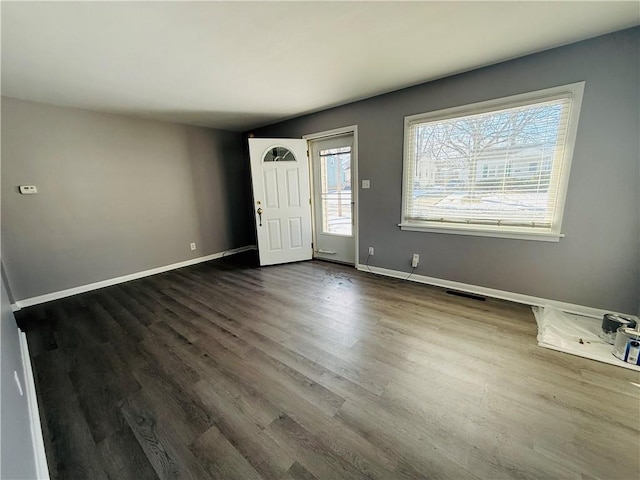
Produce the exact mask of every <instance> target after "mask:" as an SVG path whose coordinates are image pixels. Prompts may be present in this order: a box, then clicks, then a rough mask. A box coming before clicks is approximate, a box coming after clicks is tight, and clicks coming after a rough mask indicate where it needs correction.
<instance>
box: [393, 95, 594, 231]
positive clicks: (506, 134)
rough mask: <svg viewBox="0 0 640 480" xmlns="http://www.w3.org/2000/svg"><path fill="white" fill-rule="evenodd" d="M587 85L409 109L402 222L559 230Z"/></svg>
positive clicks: (485, 228)
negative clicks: (450, 106) (436, 109)
mask: <svg viewBox="0 0 640 480" xmlns="http://www.w3.org/2000/svg"><path fill="white" fill-rule="evenodd" d="M582 87H583V84H582V83H581V84H574V85H569V86H566V87H559V88H555V89H550V90H546V91H543V92H534V93H531V94H525V95H518V96H517V97H510V98H507V99H500V100H495V101H491V102H483V103H482V104H476V105H472V106H468V107H462V108H456V109H450V110H445V111H440V112H434V113H431V114H424V115H415V116H412V117H407V118H406V119H405V154H404V180H403V218H402V223H401V224H400V225H401V227H403V228H407V229H414V230H419V229H428V228H429V227H436V228H443V229H445V231H446V230H447V229H450V230H455V229H458V230H460V229H462V230H466V231H470V230H474V231H485V232H500V231H503V232H511V233H525V232H529V233H533V234H543V235H544V234H556V235H559V233H560V222H561V217H562V209H563V204H564V197H565V194H566V184H567V181H568V171H569V166H570V162H571V155H572V150H573V141H574V137H575V130H576V127H577V111H578V110H579V107H580V105H579V104H580V101H581V96H582V95H581V94H582Z"/></svg>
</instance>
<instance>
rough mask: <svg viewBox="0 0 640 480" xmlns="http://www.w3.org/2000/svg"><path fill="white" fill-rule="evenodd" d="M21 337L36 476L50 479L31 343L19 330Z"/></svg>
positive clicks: (42, 479) (40, 479)
mask: <svg viewBox="0 0 640 480" xmlns="http://www.w3.org/2000/svg"><path fill="white" fill-rule="evenodd" d="M18 335H19V338H20V353H21V355H22V369H23V375H24V377H23V378H24V384H25V385H24V390H25V395H26V396H27V408H28V409H29V424H30V427H31V442H32V444H33V456H34V459H35V462H36V476H37V478H38V479H39V480H49V467H48V465H47V454H46V452H45V450H44V438H43V437H42V425H41V423H40V413H39V410H38V397H37V396H36V383H35V381H34V379H33V370H32V369H31V358H30V357H29V345H28V344H27V336H26V335H25V333H24V332H22V331H19V332H18Z"/></svg>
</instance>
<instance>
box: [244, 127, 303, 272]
mask: <svg viewBox="0 0 640 480" xmlns="http://www.w3.org/2000/svg"><path fill="white" fill-rule="evenodd" d="M249 156H250V158H251V179H252V182H253V201H254V205H253V207H254V213H255V218H256V230H257V237H258V253H259V255H260V265H273V264H277V263H287V262H297V261H300V260H310V259H311V257H312V253H313V252H312V248H311V205H310V200H311V197H310V193H309V163H308V159H307V141H306V140H301V139H284V138H283V139H280V138H250V139H249Z"/></svg>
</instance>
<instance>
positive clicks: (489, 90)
mask: <svg viewBox="0 0 640 480" xmlns="http://www.w3.org/2000/svg"><path fill="white" fill-rule="evenodd" d="M639 32H640V29H638V28H635V29H630V30H625V31H621V32H617V33H615V34H611V35H606V36H602V37H598V38H595V39H592V40H588V41H584V42H580V43H576V44H573V45H569V46H565V47H561V48H557V49H553V50H548V51H546V52H542V53H538V54H535V55H530V56H527V57H523V58H520V59H516V60H513V61H509V62H505V63H501V64H498V65H494V66H491V67H486V68H482V69H479V70H475V71H471V72H468V73H464V74H460V75H456V76H453V77H449V78H445V79H441V80H438V81H434V82H430V83H426V84H422V85H419V86H416V87H412V88H408V89H404V90H400V91H397V92H393V93H390V94H386V95H382V96H378V97H374V98H371V99H367V100H363V101H360V102H356V103H352V104H350V105H346V106H343V107H339V108H334V109H330V110H326V111H322V112H319V113H315V114H312V115H307V116H304V117H300V118H297V119H294V120H290V121H287V122H283V123H280V124H276V125H272V126H269V127H265V128H261V129H257V130H255V131H254V132H253V133H255V134H256V136H257V137H269V136H274V137H300V136H302V135H304V134H309V133H314V132H319V131H324V130H329V129H332V128H337V127H341V126H346V125H352V124H357V125H358V135H359V145H358V147H359V169H358V175H359V178H360V179H370V180H371V189H370V190H360V205H359V215H360V252H361V257H360V262H364V256H365V254H366V252H367V247H368V246H369V245H372V246H374V247H375V252H376V253H375V256H374V257H372V258H371V259H370V261H369V263H370V264H371V265H374V266H378V267H384V268H390V269H395V270H404V271H408V270H409V269H410V258H411V254H412V253H413V252H417V253H420V266H419V268H418V269H417V270H416V273H418V274H422V275H427V276H433V277H437V278H441V279H446V280H453V281H458V282H464V283H469V284H473V285H481V286H484V287H489V288H495V289H500V290H506V291H511V292H516V293H522V294H527V295H533V296H537V297H542V298H547V299H552V300H558V301H563V302H569V303H575V304H579V305H586V306H592V307H596V308H603V309H611V310H619V311H626V312H636V311H637V309H638V302H639V298H638V297H639V290H640V286H639V277H640V272H639V266H640V259H639V245H638V243H639V228H638V222H639V218H638V210H639V209H640V197H639V187H638V178H639V171H638V170H639V163H640V160H639V159H640V152H639V148H640V147H639V143H638V132H639V131H640V123H639V118H638V115H639V112H640V100H639V97H640V88H639V86H640V79H639V73H638V72H639V60H638V59H639V56H640V51H639V45H640V38H639V37H640V35H639ZM381 67H383V66H381ZM582 80H586V87H585V94H584V100H583V104H582V114H581V118H580V124H579V128H578V135H577V142H576V148H575V155H574V158H573V166H572V170H571V177H570V183H569V190H568V196H567V203H566V209H565V216H564V222H563V227H562V230H563V233H564V234H566V238H563V239H561V240H560V242H559V243H546V242H536V241H527V240H511V239H499V238H486V237H470V236H461V235H447V234H435V233H419V232H406V231H401V230H400V229H399V227H398V226H397V225H398V223H399V222H400V210H401V187H402V143H403V119H404V116H406V115H412V114H416V113H422V112H428V111H433V110H438V109H442V108H447V107H453V106H458V105H464V104H469V103H473V102H479V101H483V100H488V99H492V98H498V97H503V96H508V95H514V94H518V93H523V92H528V91H533V90H538V89H542V88H547V87H553V86H557V85H563V84H567V83H572V82H578V81H582Z"/></svg>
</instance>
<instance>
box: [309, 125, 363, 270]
mask: <svg viewBox="0 0 640 480" xmlns="http://www.w3.org/2000/svg"><path fill="white" fill-rule="evenodd" d="M349 134H351V135H353V154H352V156H351V161H352V169H353V171H352V172H351V192H352V194H353V202H354V204H353V233H354V234H353V241H354V242H355V245H354V247H355V250H354V251H355V258H354V267H355V268H356V269H357V268H359V267H360V262H359V259H360V252H359V248H358V246H359V243H360V242H359V239H360V228H359V223H360V215H359V206H360V202H359V193H360V184H359V180H358V125H347V126H345V127H339V128H333V129H331V130H325V131H322V132H316V133H309V134H307V135H303V136H302V138H303V139H304V140H306V141H307V152H309V155H308V159H307V160H308V162H309V187H310V191H311V221H312V225H311V238H313V245H314V250H313V255H314V257H315V245H317V238H316V222H315V220H316V219H315V211H316V209H315V196H314V178H313V165H312V163H311V150H310V149H309V144H310V142H311V141H312V140H323V139H326V138H331V137H338V136H343V135H349ZM354 187H355V188H354Z"/></svg>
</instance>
